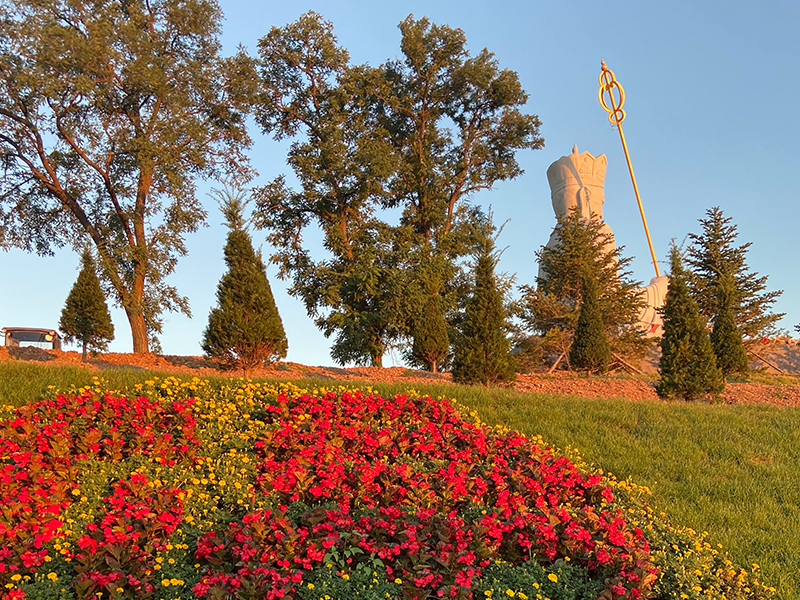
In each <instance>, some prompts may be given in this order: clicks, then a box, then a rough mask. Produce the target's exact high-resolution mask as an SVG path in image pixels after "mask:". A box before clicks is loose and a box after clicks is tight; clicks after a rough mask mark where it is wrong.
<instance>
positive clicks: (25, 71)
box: [0, 0, 252, 352]
mask: <svg viewBox="0 0 800 600" xmlns="http://www.w3.org/2000/svg"><path fill="white" fill-rule="evenodd" d="M221 19H222V14H221V12H220V10H219V7H218V6H217V4H216V2H215V1H214V0H192V1H188V0H163V1H161V2H155V3H154V2H146V1H145V0H130V1H126V2H117V1H113V0H97V1H96V2H92V4H91V7H87V5H85V4H84V3H80V2H77V3H76V2H69V1H67V0H44V1H38V0H2V2H0V39H2V40H3V44H2V48H0V112H2V115H3V118H2V120H0V153H2V156H3V164H4V175H3V178H2V180H0V216H1V217H2V226H0V244H1V245H3V246H5V247H8V246H17V247H20V248H23V249H25V250H28V251H35V252H37V253H39V254H51V253H52V251H53V248H55V247H62V246H65V245H73V246H74V247H76V248H79V247H80V246H81V245H82V244H83V243H84V242H85V240H86V238H87V237H88V238H89V239H91V241H92V243H93V244H94V246H95V248H96V250H97V254H98V256H99V260H100V262H101V263H102V264H101V266H102V274H103V278H104V283H105V285H106V286H107V288H108V290H110V291H111V292H112V293H113V297H114V299H115V300H116V302H117V303H118V304H119V305H120V306H121V307H122V308H123V309H124V310H125V312H126V314H127V316H128V320H129V322H130V326H131V333H132V337H133V349H134V352H147V351H148V336H151V337H152V336H154V335H156V334H157V333H158V332H160V329H161V319H160V317H159V315H160V314H161V313H162V312H163V311H165V310H178V311H181V312H184V313H185V314H187V315H188V314H189V304H188V301H187V299H186V298H185V297H182V296H180V295H179V294H178V292H177V290H176V289H175V288H174V287H172V286H169V285H167V284H166V283H165V281H166V278H167V276H168V275H169V274H170V273H172V272H173V271H174V269H175V265H176V262H177V260H178V258H179V257H180V256H182V255H184V254H185V253H186V246H185V244H184V236H185V234H187V233H191V232H194V231H195V230H196V229H197V228H198V227H199V226H200V225H202V224H203V223H204V220H205V217H206V213H205V210H204V209H203V207H202V205H201V204H200V202H199V201H198V199H197V197H196V194H195V187H194V183H193V178H194V177H195V176H198V175H200V176H208V175H213V174H214V173H215V172H216V171H218V170H219V169H220V168H224V169H225V170H226V171H231V172H234V171H237V172H245V171H246V168H245V167H244V165H245V164H246V162H245V159H244V157H243V155H242V154H241V149H242V147H243V146H244V145H246V144H247V143H248V138H247V134H246V131H245V123H244V120H243V118H242V114H241V107H242V106H243V104H242V100H243V99H244V97H243V96H242V94H241V93H240V91H241V90H240V88H241V85H240V84H247V83H248V82H249V81H250V80H251V79H252V77H251V76H250V75H249V74H248V73H247V71H248V61H247V59H246V58H245V57H243V56H238V57H236V58H234V59H230V60H225V59H222V58H221V57H220V56H219V48H220V44H219V41H218V39H217V37H218V35H219V32H220V22H221Z"/></svg>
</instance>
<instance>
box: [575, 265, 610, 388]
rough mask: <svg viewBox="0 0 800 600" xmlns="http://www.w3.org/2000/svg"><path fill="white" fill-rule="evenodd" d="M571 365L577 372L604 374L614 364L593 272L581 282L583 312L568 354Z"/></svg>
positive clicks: (579, 317) (586, 275)
mask: <svg viewBox="0 0 800 600" xmlns="http://www.w3.org/2000/svg"><path fill="white" fill-rule="evenodd" d="M569 362H570V364H571V365H572V366H573V367H575V368H577V369H585V370H587V371H590V372H592V371H599V372H600V373H605V372H606V371H607V370H608V364H609V363H610V362H611V347H610V346H609V345H608V337H607V336H606V332H605V331H604V329H603V317H602V315H601V314H600V305H599V303H598V299H597V282H596V281H595V279H594V277H592V275H591V273H584V274H583V277H582V280H581V309H580V315H579V316H578V325H577V326H576V327H575V337H574V338H573V339H572V346H571V347H570V351H569Z"/></svg>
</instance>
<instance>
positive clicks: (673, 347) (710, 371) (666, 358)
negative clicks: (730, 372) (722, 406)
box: [656, 244, 725, 400]
mask: <svg viewBox="0 0 800 600" xmlns="http://www.w3.org/2000/svg"><path fill="white" fill-rule="evenodd" d="M670 261H671V273H670V280H669V289H668V291H667V298H666V302H665V304H664V309H663V310H664V312H663V319H664V335H663V337H662V338H661V362H660V363H659V371H660V373H661V380H660V381H659V382H658V384H657V385H656V392H658V395H659V396H661V397H665V398H669V397H674V396H678V397H682V398H685V399H687V400H693V399H695V398H699V397H702V396H704V395H706V394H719V393H720V392H721V391H722V389H723V388H724V387H725V379H724V378H723V377H722V372H721V371H720V369H719V367H717V361H716V358H715V357H714V350H713V348H712V347H711V340H710V339H709V336H708V332H707V331H706V328H705V319H703V318H702V317H701V316H700V310H699V309H698V307H697V302H695V300H694V299H693V298H692V296H691V294H690V293H689V284H688V282H687V273H686V271H685V269H684V267H683V264H682V260H681V254H680V251H679V250H678V248H677V247H676V246H675V245H674V244H673V246H672V250H671V252H670Z"/></svg>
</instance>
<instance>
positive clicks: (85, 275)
mask: <svg viewBox="0 0 800 600" xmlns="http://www.w3.org/2000/svg"><path fill="white" fill-rule="evenodd" d="M58 328H59V329H60V330H61V331H62V332H63V333H64V340H65V341H67V342H72V341H73V340H74V341H77V342H79V343H80V344H81V345H82V351H81V356H82V360H84V361H85V360H86V350H87V348H92V350H95V351H97V350H105V349H106V348H108V342H110V341H111V340H113V339H114V325H113V323H111V315H110V314H109V312H108V305H107V304H106V295H105V294H104V293H103V290H102V288H101V287H100V281H99V280H98V279H97V269H96V267H95V264H94V259H93V258H92V254H91V252H89V249H88V248H86V249H84V251H83V253H82V254H81V271H80V273H79V274H78V279H77V281H75V284H74V285H73V286H72V289H71V290H70V292H69V296H67V301H66V303H65V304H64V308H63V310H62V311H61V319H60V320H59V322H58Z"/></svg>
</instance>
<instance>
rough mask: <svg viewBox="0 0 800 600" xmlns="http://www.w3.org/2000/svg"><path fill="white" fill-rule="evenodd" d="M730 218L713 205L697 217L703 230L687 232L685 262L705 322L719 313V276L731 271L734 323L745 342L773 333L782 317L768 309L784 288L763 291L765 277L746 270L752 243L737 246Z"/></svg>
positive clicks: (693, 294)
mask: <svg viewBox="0 0 800 600" xmlns="http://www.w3.org/2000/svg"><path fill="white" fill-rule="evenodd" d="M731 221H732V219H731V217H725V216H724V215H723V214H722V210H721V209H720V208H719V207H718V206H715V207H713V208H710V209H708V210H707V211H706V218H705V219H700V224H701V225H702V227H703V232H702V233H700V234H697V235H696V234H693V233H690V234H689V238H690V240H691V241H692V244H691V246H689V249H688V254H689V256H688V261H687V262H688V264H689V268H690V269H691V274H690V278H689V284H690V286H691V292H692V296H694V298H695V299H696V300H697V304H698V306H699V307H700V314H701V315H702V316H703V317H704V318H705V319H706V322H707V323H713V322H714V319H715V317H716V316H717V313H718V300H717V298H718V297H719V293H718V290H719V286H720V277H721V275H722V273H724V272H727V273H730V274H731V276H732V277H733V280H734V299H733V312H734V315H735V320H736V326H737V328H738V329H739V331H740V333H741V335H742V337H744V338H746V340H747V341H746V343H750V342H756V340H758V339H760V338H762V337H769V336H771V335H773V334H774V332H775V325H776V323H777V322H778V321H780V319H781V318H782V317H783V316H784V313H773V312H770V310H771V308H772V305H773V304H775V301H776V300H777V299H778V298H779V297H780V295H781V294H782V293H783V291H782V290H777V291H772V292H767V291H765V290H766V287H767V279H768V277H767V276H766V275H765V276H763V277H759V275H758V273H751V272H750V271H749V269H748V266H747V251H748V250H749V249H750V246H751V245H752V242H747V243H746V244H742V245H741V246H736V245H735V244H736V238H737V237H738V235H739V234H738V232H737V231H736V229H737V227H736V225H732V224H731Z"/></svg>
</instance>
